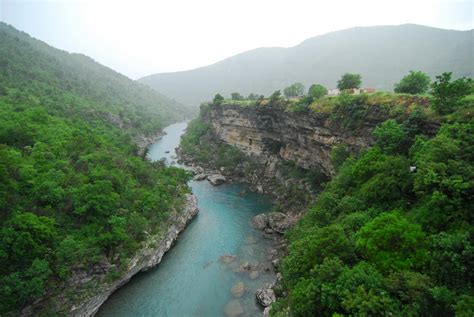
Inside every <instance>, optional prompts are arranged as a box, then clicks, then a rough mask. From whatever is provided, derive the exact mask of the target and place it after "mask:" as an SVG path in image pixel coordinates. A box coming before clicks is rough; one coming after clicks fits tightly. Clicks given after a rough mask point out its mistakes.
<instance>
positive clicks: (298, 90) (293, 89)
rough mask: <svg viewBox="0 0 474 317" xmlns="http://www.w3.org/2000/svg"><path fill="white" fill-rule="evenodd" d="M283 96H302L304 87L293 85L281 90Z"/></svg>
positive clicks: (297, 84)
mask: <svg viewBox="0 0 474 317" xmlns="http://www.w3.org/2000/svg"><path fill="white" fill-rule="evenodd" d="M283 94H285V97H287V98H292V97H298V96H302V95H303V94H304V86H303V84H302V83H294V84H293V85H291V86H289V87H286V88H285V89H283Z"/></svg>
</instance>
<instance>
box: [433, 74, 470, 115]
mask: <svg viewBox="0 0 474 317" xmlns="http://www.w3.org/2000/svg"><path fill="white" fill-rule="evenodd" d="M451 76H452V73H443V74H441V75H440V76H436V81H435V82H434V83H433V84H432V85H431V87H432V89H433V90H432V94H433V97H434V99H433V105H432V107H433V109H435V110H436V111H437V112H438V113H440V114H447V113H451V112H452V111H454V110H455V109H456V108H457V107H458V106H459V104H460V101H461V99H462V98H463V97H465V96H467V95H468V94H470V93H472V86H471V83H472V80H471V79H470V78H459V79H456V80H454V81H451Z"/></svg>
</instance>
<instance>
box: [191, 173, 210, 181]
mask: <svg viewBox="0 0 474 317" xmlns="http://www.w3.org/2000/svg"><path fill="white" fill-rule="evenodd" d="M206 177H207V175H206V174H197V175H195V176H194V177H193V180H195V181H202V180H205V179H206Z"/></svg>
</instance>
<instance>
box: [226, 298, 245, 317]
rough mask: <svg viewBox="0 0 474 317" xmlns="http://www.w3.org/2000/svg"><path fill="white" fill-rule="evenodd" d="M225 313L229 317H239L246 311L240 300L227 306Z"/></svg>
mask: <svg viewBox="0 0 474 317" xmlns="http://www.w3.org/2000/svg"><path fill="white" fill-rule="evenodd" d="M224 313H225V314H226V315H227V316H228V317H237V316H241V315H243V314H244V309H243V308H242V305H241V304H240V301H239V300H238V299H233V300H231V301H230V302H228V303H227V304H226V305H225V307H224Z"/></svg>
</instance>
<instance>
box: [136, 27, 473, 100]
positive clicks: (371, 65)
mask: <svg viewBox="0 0 474 317" xmlns="http://www.w3.org/2000/svg"><path fill="white" fill-rule="evenodd" d="M473 35H474V33H473V30H470V31H453V30H443V29H437V28H431V27H426V26H421V25H413V24H406V25H400V26H374V27H357V28H352V29H347V30H342V31H337V32H332V33H328V34H325V35H321V36H316V37H313V38H310V39H308V40H306V41H304V42H303V43H301V44H299V45H298V46H295V47H291V48H258V49H255V50H251V51H247V52H244V53H242V54H239V55H236V56H233V57H230V58H227V59H225V60H223V61H220V62H218V63H216V64H213V65H210V66H206V67H202V68H198V69H194V70H189V71H182V72H175V73H162V74H155V75H150V76H147V77H143V78H141V79H140V80H139V81H141V82H143V83H145V84H148V85H149V86H151V87H153V88H155V89H157V90H158V91H160V92H162V93H164V94H166V95H167V96H170V97H172V98H175V99H176V100H178V101H180V102H182V103H185V104H188V105H198V104H199V103H200V102H202V101H205V100H209V99H210V98H212V97H213V95H214V94H216V93H217V92H219V93H221V94H224V95H226V96H229V95H230V93H231V92H234V91H238V92H240V93H241V94H245V95H246V94H249V93H252V92H253V93H259V94H265V95H268V94H270V93H272V92H273V91H275V90H277V89H281V88H284V87H285V86H288V85H290V84H292V83H294V82H302V83H303V84H305V85H306V86H309V85H310V84H312V83H320V84H322V85H324V86H326V87H328V88H334V87H335V86H336V81H337V80H338V79H339V78H340V76H341V75H342V74H343V73H345V72H354V73H359V74H361V75H362V79H363V86H365V87H375V88H377V89H378V90H390V91H391V90H393V85H394V83H396V82H398V81H399V80H400V78H401V77H403V76H404V75H405V74H407V73H408V71H409V70H421V71H423V72H426V73H427V74H429V75H430V76H432V77H434V76H435V75H438V74H440V73H442V72H445V71H452V72H453V73H454V75H455V76H456V77H458V76H467V77H472V76H473V72H474V64H473V60H474V55H473V47H474V44H473V43H474V40H473V39H474V38H473Z"/></svg>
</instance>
